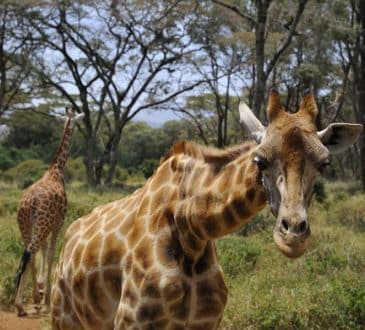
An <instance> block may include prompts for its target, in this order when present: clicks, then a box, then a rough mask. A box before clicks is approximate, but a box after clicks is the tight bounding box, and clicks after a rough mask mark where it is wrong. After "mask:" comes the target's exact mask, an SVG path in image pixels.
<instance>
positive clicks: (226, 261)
mask: <svg viewBox="0 0 365 330" xmlns="http://www.w3.org/2000/svg"><path fill="white" fill-rule="evenodd" d="M216 243H217V248H218V255H219V262H220V264H221V266H222V268H223V271H224V273H225V274H226V275H227V276H230V277H232V278H234V277H237V276H239V275H240V274H242V273H243V272H244V271H245V270H251V269H253V267H254V266H255V264H256V261H257V258H258V257H259V256H260V254H261V250H260V248H259V247H258V246H256V245H253V244H250V243H247V242H246V241H245V240H243V239H242V238H241V239H240V238H237V237H236V238H235V237H234V236H233V237H227V238H222V239H220V240H218V241H217V242H216Z"/></svg>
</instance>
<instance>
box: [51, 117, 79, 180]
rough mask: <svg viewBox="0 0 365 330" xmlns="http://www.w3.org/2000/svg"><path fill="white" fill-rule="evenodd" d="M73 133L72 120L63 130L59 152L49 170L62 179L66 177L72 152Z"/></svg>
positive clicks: (68, 121)
mask: <svg viewBox="0 0 365 330" xmlns="http://www.w3.org/2000/svg"><path fill="white" fill-rule="evenodd" d="M72 132H73V125H72V122H71V119H68V120H67V122H66V124H65V128H64V130H63V135H62V139H61V142H60V144H59V146H58V150H57V152H56V154H55V155H54V157H53V159H52V161H51V163H50V165H49V168H48V170H49V172H50V173H51V174H53V175H56V176H61V178H62V179H63V177H64V169H65V166H66V162H67V159H68V156H69V152H70V147H71V138H72Z"/></svg>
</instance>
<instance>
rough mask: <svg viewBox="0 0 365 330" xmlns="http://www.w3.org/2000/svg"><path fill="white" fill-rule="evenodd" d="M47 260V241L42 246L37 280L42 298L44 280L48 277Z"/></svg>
mask: <svg viewBox="0 0 365 330" xmlns="http://www.w3.org/2000/svg"><path fill="white" fill-rule="evenodd" d="M46 258H47V241H44V243H43V244H42V246H41V265H40V270H39V274H38V279H37V287H38V292H39V294H40V295H41V296H43V295H44V279H45V277H46Z"/></svg>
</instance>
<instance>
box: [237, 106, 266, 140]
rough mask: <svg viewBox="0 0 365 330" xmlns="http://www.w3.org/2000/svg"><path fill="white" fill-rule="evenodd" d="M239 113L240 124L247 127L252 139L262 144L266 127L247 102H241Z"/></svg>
mask: <svg viewBox="0 0 365 330" xmlns="http://www.w3.org/2000/svg"><path fill="white" fill-rule="evenodd" d="M239 112H240V122H241V123H242V124H243V125H244V126H245V128H246V130H247V131H248V132H249V133H250V135H251V136H252V138H253V139H254V140H255V141H256V142H257V143H260V142H261V140H262V137H263V135H264V133H265V126H264V125H262V124H261V122H260V121H259V120H258V119H257V118H256V116H255V115H254V113H253V112H252V110H251V109H250V108H249V107H248V105H247V104H246V103H245V102H240V105H239Z"/></svg>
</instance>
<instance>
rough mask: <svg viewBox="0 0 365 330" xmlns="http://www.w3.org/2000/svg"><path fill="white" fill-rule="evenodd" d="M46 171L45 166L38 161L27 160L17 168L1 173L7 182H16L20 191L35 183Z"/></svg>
mask: <svg viewBox="0 0 365 330" xmlns="http://www.w3.org/2000/svg"><path fill="white" fill-rule="evenodd" d="M46 170H47V165H46V164H44V163H43V162H42V161H41V160H39V159H28V160H25V161H23V162H21V163H19V164H18V165H17V166H15V167H13V168H11V169H9V170H7V171H5V172H3V177H4V179H5V180H7V181H11V182H17V184H18V187H19V188H20V189H24V188H26V187H28V186H29V185H31V184H32V183H34V182H35V181H37V180H38V179H39V178H40V177H41V176H42V175H43V174H44V172H45V171H46Z"/></svg>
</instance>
